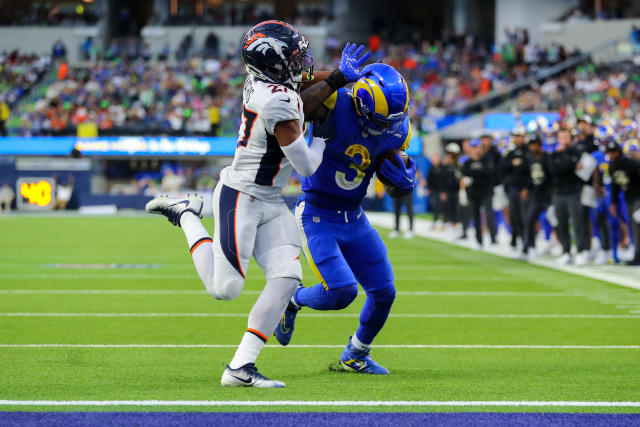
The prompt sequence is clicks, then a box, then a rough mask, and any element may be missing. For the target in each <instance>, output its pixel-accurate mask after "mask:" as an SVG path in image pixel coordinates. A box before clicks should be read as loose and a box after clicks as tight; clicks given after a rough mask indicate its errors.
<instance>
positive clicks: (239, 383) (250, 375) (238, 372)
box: [220, 363, 285, 388]
mask: <svg viewBox="0 0 640 427" xmlns="http://www.w3.org/2000/svg"><path fill="white" fill-rule="evenodd" d="M220 384H222V385H223V386H224V387H256V388H278V387H284V386H285V384H284V383H283V382H282V381H276V380H270V379H269V378H267V377H265V376H264V375H262V374H261V373H260V372H258V368H257V367H256V365H255V364H253V363H247V364H246V365H244V366H241V367H239V368H238V369H231V367H229V365H227V367H226V369H225V370H224V372H223V373H222V378H221V379H220Z"/></svg>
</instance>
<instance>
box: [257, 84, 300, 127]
mask: <svg viewBox="0 0 640 427" xmlns="http://www.w3.org/2000/svg"><path fill="white" fill-rule="evenodd" d="M298 107H299V103H298V99H297V97H296V96H295V95H291V94H289V93H288V92H279V93H278V94H277V95H275V96H273V97H271V98H270V99H269V100H268V101H267V103H266V104H264V107H263V108H262V112H261V113H262V120H264V124H265V126H266V128H267V132H268V133H270V134H271V135H273V128H274V127H275V126H276V124H277V123H280V122H286V121H289V120H300V110H299V109H298Z"/></svg>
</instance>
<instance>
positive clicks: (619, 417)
mask: <svg viewBox="0 0 640 427" xmlns="http://www.w3.org/2000/svg"><path fill="white" fill-rule="evenodd" d="M0 425H2V426H36V425H38V426H41V425H46V426H65V427H66V426H88V425H91V426H95V425H101V426H121V425H136V426H159V425H162V426H179V425H180V426H181V425H189V426H190V427H197V426H211V425H230V426H231V425H232V426H234V427H235V426H251V427H255V426H261V427H262V426H305V425H313V426H340V425H342V426H344V425H348V426H350V427H352V426H353V427H358V426H362V427H371V426H372V425H389V426H390V425H393V426H425V425H428V426H445V425H446V426H450V425H472V426H487V427H489V426H505V427H506V426H510V427H511V426H638V425H640V414H560V413H488V412H481V413H477V412H476V413H474V412H453V413H437V412H436V413H386V412H378V413H372V412H364V413H363V412H360V413H345V412H310V413H282V412H281V413H273V412H236V413H229V412H0Z"/></svg>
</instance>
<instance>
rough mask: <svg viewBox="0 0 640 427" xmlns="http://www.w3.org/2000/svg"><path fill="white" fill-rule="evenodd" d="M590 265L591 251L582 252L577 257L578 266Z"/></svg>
mask: <svg viewBox="0 0 640 427" xmlns="http://www.w3.org/2000/svg"><path fill="white" fill-rule="evenodd" d="M587 264H589V251H582V252H580V253H579V254H578V255H576V265H587Z"/></svg>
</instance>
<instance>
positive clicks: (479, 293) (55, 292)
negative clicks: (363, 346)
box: [0, 289, 584, 298]
mask: <svg viewBox="0 0 640 427" xmlns="http://www.w3.org/2000/svg"><path fill="white" fill-rule="evenodd" d="M261 292H262V291H254V290H246V291H244V290H243V291H242V293H241V294H240V295H258V294H260V293H261ZM7 294H16V295H21V294H24V295H32V294H34V295H208V294H207V292H206V291H197V290H188V289H0V295H7ZM359 294H360V295H364V292H359ZM396 295H401V296H451V297H469V296H473V297H574V298H575V297H580V296H584V294H583V293H567V292H508V291H396Z"/></svg>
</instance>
